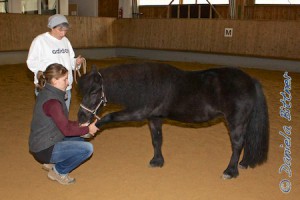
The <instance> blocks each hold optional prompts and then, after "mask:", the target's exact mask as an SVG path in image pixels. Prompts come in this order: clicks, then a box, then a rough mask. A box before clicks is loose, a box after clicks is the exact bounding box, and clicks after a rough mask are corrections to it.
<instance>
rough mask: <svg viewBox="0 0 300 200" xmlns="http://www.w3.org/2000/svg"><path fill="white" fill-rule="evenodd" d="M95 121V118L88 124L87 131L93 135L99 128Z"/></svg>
mask: <svg viewBox="0 0 300 200" xmlns="http://www.w3.org/2000/svg"><path fill="white" fill-rule="evenodd" d="M96 122H97V119H95V121H94V122H93V123H91V124H90V125H89V133H90V134H91V135H93V136H94V135H95V133H96V132H97V131H98V130H99V128H98V127H97V126H96Z"/></svg>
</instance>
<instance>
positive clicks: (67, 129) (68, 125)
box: [43, 99, 89, 136]
mask: <svg viewBox="0 0 300 200" xmlns="http://www.w3.org/2000/svg"><path fill="white" fill-rule="evenodd" d="M43 110H44V112H45V114H46V115H47V116H48V117H51V118H52V119H53V121H54V123H55V124H56V126H57V127H58V128H59V130H60V131H61V132H62V134H63V135H64V136H80V135H84V134H86V133H88V132H89V128H88V127H87V126H85V127H80V126H79V124H78V122H77V121H70V120H69V119H68V118H67V117H66V116H65V114H64V112H63V108H62V105H61V103H60V102H59V101H58V100H56V99H50V100H48V101H47V102H45V103H44V105H43Z"/></svg>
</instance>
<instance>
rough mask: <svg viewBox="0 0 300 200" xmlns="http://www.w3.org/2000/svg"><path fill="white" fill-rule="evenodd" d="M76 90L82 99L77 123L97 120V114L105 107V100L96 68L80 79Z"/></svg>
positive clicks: (101, 81)
mask: <svg viewBox="0 0 300 200" xmlns="http://www.w3.org/2000/svg"><path fill="white" fill-rule="evenodd" d="M78 88H79V91H80V93H81V94H82V97H83V98H82V102H81V104H80V107H79V111H78V121H79V123H81V124H83V123H87V122H91V120H92V119H93V118H94V117H96V118H98V119H99V117H98V116H97V112H98V110H99V108H101V107H102V106H103V105H105V103H106V98H105V95H104V91H103V79H102V76H101V74H100V73H99V72H98V71H97V69H96V67H93V68H92V71H91V72H89V73H87V74H85V75H83V76H82V77H80V79H79V80H78Z"/></svg>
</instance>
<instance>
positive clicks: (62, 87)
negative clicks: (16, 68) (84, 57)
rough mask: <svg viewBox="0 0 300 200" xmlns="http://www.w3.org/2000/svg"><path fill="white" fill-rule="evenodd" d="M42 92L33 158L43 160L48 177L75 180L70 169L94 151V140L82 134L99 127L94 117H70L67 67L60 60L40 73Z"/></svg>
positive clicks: (33, 136)
mask: <svg viewBox="0 0 300 200" xmlns="http://www.w3.org/2000/svg"><path fill="white" fill-rule="evenodd" d="M37 76H38V77H37V78H38V80H39V86H40V92H39V95H38V96H37V98H36V103H35V107H34V111H33V118H32V122H31V132H30V136H29V150H30V152H31V154H32V155H33V156H34V158H35V159H36V160H37V161H39V162H41V163H44V165H43V168H44V169H47V170H48V171H49V172H48V178H49V179H51V180H55V181H58V182H59V183H61V184H64V185H68V184H72V183H75V179H74V178H71V177H70V176H69V173H70V172H71V171H72V170H73V169H75V168H76V167H78V166H79V165H80V164H81V163H83V162H84V161H85V160H87V159H88V158H89V157H90V156H91V155H92V153H93V146H92V144H91V143H89V142H86V141H84V139H83V138H81V137H80V136H81V135H85V134H87V133H90V134H92V135H94V134H95V133H96V132H97V131H98V128H97V127H96V126H95V123H96V121H94V122H93V123H92V124H90V125H89V126H87V125H85V126H79V124H78V122H75V121H70V120H69V119H68V113H69V112H68V109H67V106H66V104H65V98H66V88H67V86H68V84H69V82H68V70H67V69H66V68H65V67H64V66H62V65H61V64H51V65H49V66H48V67H47V69H46V71H45V72H40V73H38V74H37Z"/></svg>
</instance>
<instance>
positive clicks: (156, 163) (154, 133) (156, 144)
mask: <svg viewBox="0 0 300 200" xmlns="http://www.w3.org/2000/svg"><path fill="white" fill-rule="evenodd" d="M149 126H150V130H151V137H152V145H153V148H154V156H153V158H152V159H151V161H150V166H151V167H162V166H163V165H164V157H163V156H162V153H161V145H162V119H160V118H155V119H149Z"/></svg>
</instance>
